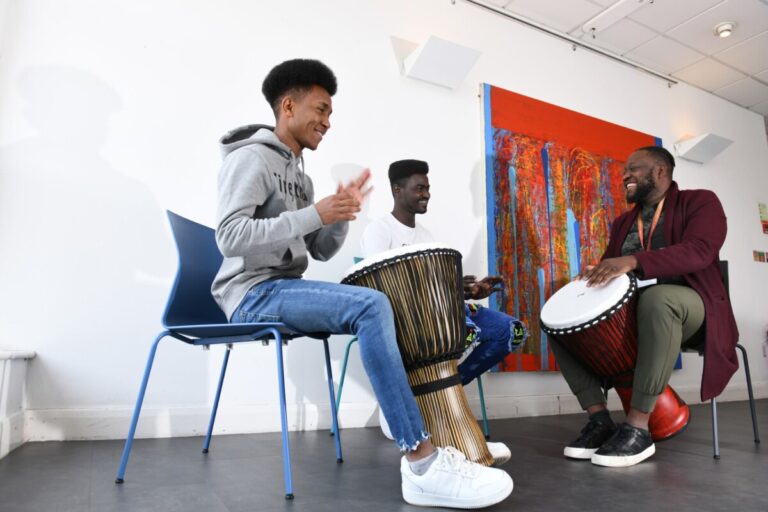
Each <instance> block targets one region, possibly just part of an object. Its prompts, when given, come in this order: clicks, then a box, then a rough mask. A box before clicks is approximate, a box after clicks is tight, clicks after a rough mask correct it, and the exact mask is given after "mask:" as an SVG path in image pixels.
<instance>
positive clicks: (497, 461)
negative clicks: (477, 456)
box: [488, 442, 512, 468]
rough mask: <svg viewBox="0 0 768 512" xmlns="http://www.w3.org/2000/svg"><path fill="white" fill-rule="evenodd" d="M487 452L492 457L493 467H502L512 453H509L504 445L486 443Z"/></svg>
mask: <svg viewBox="0 0 768 512" xmlns="http://www.w3.org/2000/svg"><path fill="white" fill-rule="evenodd" d="M488 451H489V452H491V456H492V457H493V467H496V468H497V467H499V466H503V465H504V464H506V463H507V462H509V459H511V458H512V452H511V451H509V448H507V445H505V444H504V443H490V442H489V443H488Z"/></svg>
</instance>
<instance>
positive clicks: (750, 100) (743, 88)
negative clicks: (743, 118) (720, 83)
mask: <svg viewBox="0 0 768 512" xmlns="http://www.w3.org/2000/svg"><path fill="white" fill-rule="evenodd" d="M715 94H717V95H718V96H722V97H723V98H725V99H727V100H730V101H732V102H734V103H738V104H739V105H741V106H743V107H751V106H753V105H757V104H761V103H763V102H765V101H768V85H765V84H761V83H760V82H758V81H757V80H755V79H753V78H745V79H744V80H740V81H738V82H736V83H734V84H731V85H727V86H725V87H723V88H721V89H717V90H716V91H715Z"/></svg>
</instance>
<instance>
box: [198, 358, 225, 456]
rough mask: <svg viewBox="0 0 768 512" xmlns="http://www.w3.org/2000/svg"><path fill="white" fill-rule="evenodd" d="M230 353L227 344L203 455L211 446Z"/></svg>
mask: <svg viewBox="0 0 768 512" xmlns="http://www.w3.org/2000/svg"><path fill="white" fill-rule="evenodd" d="M231 351H232V345H231V344H227V350H225V351H224V362H223V363H222V364H221V373H220V374H219V385H218V386H217V388H216V398H215V399H214V400H213V409H212V410H211V419H210V420H209V421H208V432H207V433H206V434H205V441H204V442H203V453H208V448H209V447H210V446H211V434H213V424H214V422H215V421H216V411H218V410H219V398H220V397H221V388H222V387H224V375H225V374H226V373H227V363H228V362H229V353H230V352H231Z"/></svg>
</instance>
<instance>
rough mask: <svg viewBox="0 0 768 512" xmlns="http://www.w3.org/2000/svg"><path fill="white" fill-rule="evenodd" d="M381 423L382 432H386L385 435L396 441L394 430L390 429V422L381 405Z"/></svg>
mask: <svg viewBox="0 0 768 512" xmlns="http://www.w3.org/2000/svg"><path fill="white" fill-rule="evenodd" d="M379 425H380V426H381V433H382V434H384V437H386V438H387V439H391V440H392V441H394V440H395V438H394V436H393V435H392V432H390V431H389V423H387V418H385V417H384V413H383V412H381V407H379Z"/></svg>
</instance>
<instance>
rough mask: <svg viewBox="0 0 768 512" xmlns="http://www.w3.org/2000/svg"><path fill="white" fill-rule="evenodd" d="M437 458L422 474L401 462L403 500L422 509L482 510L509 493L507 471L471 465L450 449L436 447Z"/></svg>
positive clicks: (509, 478) (403, 461)
mask: <svg viewBox="0 0 768 512" xmlns="http://www.w3.org/2000/svg"><path fill="white" fill-rule="evenodd" d="M437 451H438V454H437V458H436V459H435V461H434V462H432V465H431V466H429V469H428V470H427V472H426V473H424V474H423V475H417V474H415V473H414V472H413V471H411V466H410V464H408V460H407V459H406V458H405V457H403V458H402V459H401V461H400V475H401V476H402V481H403V484H402V487H403V499H404V500H405V501H406V502H407V503H410V504H411V505H420V506H423V507H448V508H484V507H489V506H491V505H494V504H496V503H499V502H500V501H503V500H504V499H505V498H506V497H507V496H509V495H510V494H511V493H512V487H513V483H512V477H510V476H509V475H508V474H507V472H506V471H504V470H501V469H495V468H487V467H485V466H482V465H480V464H476V463H474V462H470V461H468V460H467V458H466V457H465V456H464V454H463V453H461V452H460V451H458V450H457V449H456V448H454V447H452V446H448V447H446V448H438V449H437Z"/></svg>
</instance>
